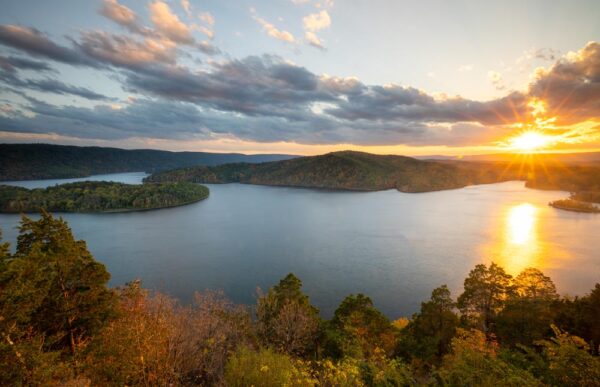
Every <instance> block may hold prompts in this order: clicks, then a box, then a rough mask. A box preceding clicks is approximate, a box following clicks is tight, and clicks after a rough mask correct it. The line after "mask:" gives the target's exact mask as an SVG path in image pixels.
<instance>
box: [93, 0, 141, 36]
mask: <svg viewBox="0 0 600 387" xmlns="http://www.w3.org/2000/svg"><path fill="white" fill-rule="evenodd" d="M99 12H100V14H101V15H103V16H105V17H107V18H109V19H110V20H112V21H114V22H115V23H117V24H120V25H121V26H123V27H125V28H127V29H128V30H129V31H131V32H134V33H138V34H143V35H147V34H149V33H150V31H149V30H148V29H146V28H144V27H143V26H142V25H141V24H140V22H139V21H138V18H137V15H136V14H135V12H133V11H132V10H131V9H130V8H127V7H126V6H124V5H122V4H119V2H118V1H117V0H104V3H103V4H102V8H100V11H99Z"/></svg>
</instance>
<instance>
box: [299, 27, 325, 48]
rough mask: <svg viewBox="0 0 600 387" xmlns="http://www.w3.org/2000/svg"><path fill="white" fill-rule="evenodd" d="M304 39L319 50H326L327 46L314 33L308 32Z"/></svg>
mask: <svg viewBox="0 0 600 387" xmlns="http://www.w3.org/2000/svg"><path fill="white" fill-rule="evenodd" d="M304 39H306V41H307V42H308V44H310V45H311V46H313V47H316V48H319V49H321V50H324V49H325V46H324V45H323V42H321V39H319V37H318V36H317V34H315V33H314V32H312V31H306V32H305V33H304Z"/></svg>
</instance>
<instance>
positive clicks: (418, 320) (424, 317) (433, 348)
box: [398, 285, 458, 363]
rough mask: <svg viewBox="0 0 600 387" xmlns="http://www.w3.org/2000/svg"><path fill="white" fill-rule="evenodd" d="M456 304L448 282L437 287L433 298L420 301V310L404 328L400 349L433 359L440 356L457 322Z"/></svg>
mask: <svg viewBox="0 0 600 387" xmlns="http://www.w3.org/2000/svg"><path fill="white" fill-rule="evenodd" d="M455 307H456V304H455V302H454V301H453V300H452V297H451V294H450V290H449V289H448V287H447V286H446V285H442V286H440V287H439V288H436V289H434V290H433V292H432V293H431V299H430V300H429V301H427V302H423V303H422V304H421V311H420V312H419V313H416V314H415V315H414V316H413V319H412V320H411V321H410V323H409V324H408V326H407V327H406V328H405V329H404V330H402V332H401V340H400V343H399V348H398V352H399V353H400V354H402V355H403V356H404V357H405V358H411V357H416V358H419V359H423V360H425V361H428V362H430V363H432V362H437V360H439V359H441V356H443V355H444V354H445V353H446V352H447V351H448V348H449V345H450V340H452V337H454V334H455V332H456V327H457V326H458V316H457V315H456V314H455V313H454V309H455Z"/></svg>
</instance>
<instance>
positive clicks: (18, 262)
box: [0, 212, 113, 354]
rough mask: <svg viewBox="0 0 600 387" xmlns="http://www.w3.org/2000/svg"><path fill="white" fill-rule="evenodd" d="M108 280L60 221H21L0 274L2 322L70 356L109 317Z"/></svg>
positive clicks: (47, 216)
mask: <svg viewBox="0 0 600 387" xmlns="http://www.w3.org/2000/svg"><path fill="white" fill-rule="evenodd" d="M109 278H110V275H109V274H108V272H107V271H106V269H105V267H104V265H102V264H101V263H99V262H97V261H95V260H94V258H93V256H92V255H91V254H90V252H89V251H88V250H87V247H86V245H85V242H83V241H76V240H75V239H74V237H73V234H72V232H71V229H70V228H69V227H68V225H67V223H66V222H65V221H63V220H62V219H55V218H53V217H52V215H51V214H49V213H47V212H42V214H41V218H40V219H39V220H37V221H36V220H32V219H30V218H27V217H23V219H22V221H21V226H20V228H19V236H18V240H17V251H16V253H15V254H14V256H12V257H10V258H8V260H6V259H5V260H4V264H3V265H2V272H1V273H0V308H1V310H2V317H3V320H4V322H5V324H14V325H15V327H16V329H17V330H18V331H20V332H25V331H30V332H36V333H39V334H41V335H42V336H43V337H44V338H45V340H44V345H43V347H44V348H45V349H48V350H50V349H57V350H63V349H67V350H68V351H69V352H70V353H71V354H75V353H76V352H77V350H78V349H79V348H80V347H81V346H82V345H83V344H85V343H86V342H87V340H88V339H89V338H90V337H91V335H92V334H93V333H94V332H96V331H97V330H98V329H99V328H100V327H101V326H102V325H103V323H104V322H105V321H106V320H107V318H108V317H109V316H110V314H111V311H112V306H113V293H112V292H111V291H109V290H108V289H107V287H106V283H107V282H108V280H109Z"/></svg>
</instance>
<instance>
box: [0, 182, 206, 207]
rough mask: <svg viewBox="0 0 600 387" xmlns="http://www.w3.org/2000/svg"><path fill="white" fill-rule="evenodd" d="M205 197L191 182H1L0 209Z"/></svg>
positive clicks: (176, 202)
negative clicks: (39, 185) (43, 185)
mask: <svg viewBox="0 0 600 387" xmlns="http://www.w3.org/2000/svg"><path fill="white" fill-rule="evenodd" d="M207 197H208V188H206V187H204V186H202V185H199V184H191V183H164V184H136V185H131V184H123V183H113V182H105V181H84V182H80V183H69V184H61V185H55V186H52V187H48V188H36V189H31V190H29V189H26V188H22V187H13V186H8V185H0V212H4V213H23V212H38V211H40V209H42V208H43V209H45V210H47V211H58V212H122V211H139V210H150V209H157V208H166V207H175V206H181V205H184V204H189V203H193V202H197V201H199V200H202V199H206V198H207Z"/></svg>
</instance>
